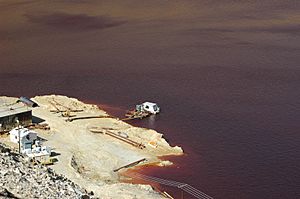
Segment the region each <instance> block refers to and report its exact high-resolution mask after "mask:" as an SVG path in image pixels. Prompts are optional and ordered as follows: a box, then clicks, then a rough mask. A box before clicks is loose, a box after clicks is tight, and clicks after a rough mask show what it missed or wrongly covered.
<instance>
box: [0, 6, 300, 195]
mask: <svg viewBox="0 0 300 199" xmlns="http://www.w3.org/2000/svg"><path fill="white" fill-rule="evenodd" d="M299 9H300V2H299V1H295V0H285V1H279V0H278V1H275V0H253V1H234V0H223V1H220V0H208V1H201V0H199V1H192V0H186V1H161V0H159V1H156V0H153V1H146V0H139V1H131V0H130V1H129V0H128V1H125V0H115V1H79V0H78V1H77V0H76V1H26V2H25V1H24V2H20V1H15V0H11V1H1V2H0V95H8V96H21V95H25V96H35V95H43V94H52V93H55V94H62V95H68V96H73V97H76V98H79V99H81V100H83V101H87V102H93V103H96V104H106V105H108V106H111V107H119V108H120V109H116V110H113V111H112V114H113V115H114V114H116V116H118V115H121V114H123V113H122V112H123V110H126V109H128V108H131V107H133V106H134V105H135V104H136V103H140V102H143V101H146V100H147V101H148V100H149V101H154V102H157V103H159V104H160V106H161V107H162V112H161V114H159V115H157V116H155V117H152V118H147V119H145V120H142V121H133V122H132V124H133V125H136V126H142V127H147V128H154V129H156V130H158V131H159V132H162V133H163V134H164V135H165V138H166V139H168V141H169V142H170V143H171V144H172V145H180V146H182V147H183V149H184V150H185V153H186V155H185V156H183V157H176V158H172V160H173V161H174V162H175V165H174V166H173V167H170V168H151V169H146V170H143V172H144V173H146V174H148V175H153V176H157V177H162V178H166V179H170V180H176V181H182V182H186V183H189V184H191V185H192V186H194V187H196V188H198V189H200V190H202V191H204V192H205V193H207V194H209V195H211V196H213V197H215V198H224V199H298V198H300V191H299V190H300V189H299V184H300V165H299V164H300V155H299V154H300V145H299V143H300V135H299V129H300V111H299V110H300V102H299V99H300V89H299V88H300V68H299V63H300V57H299V52H300V46H299V44H300V37H299V35H300V34H299ZM104 108H107V106H106V107H104ZM170 192H172V193H174V194H176V196H180V193H176V190H170ZM178 194H179V195H178ZM186 197H188V196H186Z"/></svg>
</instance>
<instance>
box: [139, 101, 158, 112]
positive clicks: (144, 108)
mask: <svg viewBox="0 0 300 199" xmlns="http://www.w3.org/2000/svg"><path fill="white" fill-rule="evenodd" d="M135 109H136V111H139V112H149V113H151V114H157V113H159V111H160V107H159V106H158V105H157V104H156V103H153V102H144V103H142V104H139V105H136V107H135Z"/></svg>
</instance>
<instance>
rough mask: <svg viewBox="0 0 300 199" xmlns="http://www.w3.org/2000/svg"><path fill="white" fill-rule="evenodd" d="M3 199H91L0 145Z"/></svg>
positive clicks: (51, 171)
mask: <svg viewBox="0 0 300 199" xmlns="http://www.w3.org/2000/svg"><path fill="white" fill-rule="evenodd" d="M0 198H90V196H88V194H87V193H86V191H85V190H84V189H82V188H81V187H79V186H78V185H76V184H74V183H73V182H71V181H70V180H68V179H66V178H65V177H64V176H62V175H58V174H56V173H55V172H53V170H52V169H49V168H47V167H45V166H41V165H35V166H33V165H31V164H30V163H27V162H25V161H24V158H23V157H22V156H20V155H18V154H17V153H14V152H13V151H11V150H10V149H8V148H6V147H5V146H3V145H0Z"/></svg>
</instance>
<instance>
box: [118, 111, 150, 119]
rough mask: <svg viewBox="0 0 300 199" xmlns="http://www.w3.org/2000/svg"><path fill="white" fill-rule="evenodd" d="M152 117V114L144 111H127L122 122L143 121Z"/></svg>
mask: <svg viewBox="0 0 300 199" xmlns="http://www.w3.org/2000/svg"><path fill="white" fill-rule="evenodd" d="M150 115H151V113H149V112H146V111H145V112H144V111H127V113H126V114H125V117H126V118H124V119H121V120H122V121H126V120H134V119H143V118H145V117H149V116H150Z"/></svg>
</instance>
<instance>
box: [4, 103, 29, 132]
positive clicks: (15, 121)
mask: <svg viewBox="0 0 300 199" xmlns="http://www.w3.org/2000/svg"><path fill="white" fill-rule="evenodd" d="M31 123H32V110H31V107H29V106H27V105H26V104H24V103H22V102H15V103H11V104H6V103H1V102H0V132H3V131H9V130H11V129H13V128H15V127H17V126H18V125H22V126H26V125H29V124H31Z"/></svg>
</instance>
